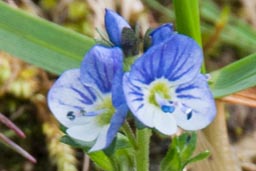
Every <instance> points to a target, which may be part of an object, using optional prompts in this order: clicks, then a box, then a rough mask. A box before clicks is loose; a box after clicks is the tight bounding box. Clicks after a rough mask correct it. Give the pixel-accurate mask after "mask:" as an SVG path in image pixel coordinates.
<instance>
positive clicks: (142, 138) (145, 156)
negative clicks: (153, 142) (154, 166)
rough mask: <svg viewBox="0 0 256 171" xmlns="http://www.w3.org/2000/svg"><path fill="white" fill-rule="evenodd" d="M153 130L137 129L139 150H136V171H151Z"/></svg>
mask: <svg viewBox="0 0 256 171" xmlns="http://www.w3.org/2000/svg"><path fill="white" fill-rule="evenodd" d="M151 133H152V130H151V129H149V128H143V129H136V138H137V143H138V148H137V150H136V152H135V153H136V171H149V143H150V136H151Z"/></svg>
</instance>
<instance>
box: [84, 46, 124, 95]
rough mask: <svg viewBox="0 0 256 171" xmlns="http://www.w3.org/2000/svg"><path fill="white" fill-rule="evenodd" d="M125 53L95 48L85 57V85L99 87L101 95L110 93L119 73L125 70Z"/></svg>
mask: <svg viewBox="0 0 256 171" xmlns="http://www.w3.org/2000/svg"><path fill="white" fill-rule="evenodd" d="M122 65H123V53H122V51H121V49H120V48H118V47H115V48H107V47H104V46H99V45H96V46H94V47H93V48H92V49H91V50H90V51H89V52H88V53H87V54H86V56H85V58H84V60H83V62H82V65H81V81H82V82H83V84H85V85H88V86H92V87H97V88H98V90H99V91H100V92H101V93H109V92H111V88H112V81H113V79H114V76H115V74H116V73H117V72H121V71H122V70H123V68H122Z"/></svg>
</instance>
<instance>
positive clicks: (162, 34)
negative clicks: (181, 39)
mask: <svg viewBox="0 0 256 171" xmlns="http://www.w3.org/2000/svg"><path fill="white" fill-rule="evenodd" d="M173 34H175V33H174V31H173V25H172V24H170V23H168V24H163V25H161V26H159V27H157V28H156V29H154V30H153V31H152V32H151V33H150V36H151V40H152V45H153V46H154V45H158V44H160V43H163V42H164V41H165V40H167V39H169V38H170V37H171V36H172V35H173Z"/></svg>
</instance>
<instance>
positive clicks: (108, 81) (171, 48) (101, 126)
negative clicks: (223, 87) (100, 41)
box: [48, 10, 216, 151]
mask: <svg viewBox="0 0 256 171" xmlns="http://www.w3.org/2000/svg"><path fill="white" fill-rule="evenodd" d="M105 25H106V30H107V33H108V36H109V39H110V41H111V42H112V44H113V47H107V46H103V45H95V46H94V47H92V48H91V50H90V51H89V52H88V53H87V54H86V55H85V57H84V59H83V62H82V64H81V67H80V68H79V69H71V70H68V71H66V72H64V73H63V74H62V75H61V76H60V78H59V79H58V80H57V81H56V82H55V84H54V85H53V87H52V88H51V90H50V91H49V94H48V104H49V107H50V109H51V111H52V113H53V114H54V115H55V117H56V118H57V119H58V120H59V121H60V122H61V124H63V125H64V126H65V127H67V130H66V133H67V134H68V135H69V136H70V137H72V138H73V139H75V140H77V141H81V142H86V143H89V144H90V145H91V149H90V151H97V150H101V149H104V148H106V147H108V146H109V145H110V144H111V142H112V141H113V139H114V138H115V136H116V134H117V132H118V130H119V128H120V127H121V126H122V124H123V122H124V120H125V118H126V114H127V112H128V110H130V111H131V112H132V114H133V115H134V116H135V118H136V119H137V120H138V121H140V122H141V123H142V124H144V125H145V126H147V127H150V128H155V129H156V130H158V131H159V132H161V133H163V134H166V135H171V134H174V133H175V132H176V131H177V129H178V127H180V128H183V129H185V130H198V129H202V128H204V127H206V126H207V125H208V124H209V123H210V122H211V121H212V120H213V118H214V116H215V113H216V109H215V104H214V100H213V97H212V94H211V92H210V90H209V88H208V84H207V80H206V78H205V76H204V75H202V74H200V66H201V63H202V58H203V54H202V49H201V48H200V47H199V46H198V45H197V43H196V42H195V41H194V40H193V39H191V38H189V37H187V36H184V35H181V34H178V33H176V32H174V31H173V28H172V25H171V24H164V25H162V26H160V27H158V28H156V29H155V30H153V31H152V32H151V33H150V38H151V45H150V47H149V48H148V49H147V51H146V52H144V53H143V54H142V55H141V56H140V57H139V58H138V59H137V60H136V61H135V62H134V64H133V65H132V66H131V69H130V71H129V72H126V73H124V71H123V61H124V50H125V49H124V48H125V46H123V45H124V44H123V42H124V41H123V34H124V30H125V29H129V30H131V27H130V26H129V24H128V23H127V22H126V21H125V20H124V19H123V18H122V17H121V16H119V15H118V14H116V13H115V12H113V11H111V10H106V14H105Z"/></svg>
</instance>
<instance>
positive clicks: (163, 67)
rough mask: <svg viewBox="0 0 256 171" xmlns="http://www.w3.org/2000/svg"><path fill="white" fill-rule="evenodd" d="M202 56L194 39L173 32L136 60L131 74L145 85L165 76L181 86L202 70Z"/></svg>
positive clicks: (132, 77) (133, 78)
mask: <svg viewBox="0 0 256 171" xmlns="http://www.w3.org/2000/svg"><path fill="white" fill-rule="evenodd" d="M202 59H203V54H202V49H201V48H200V46H198V44H197V43H196V42H195V41H194V40H193V39H191V38H189V37H187V36H184V35H181V34H173V35H172V36H171V37H169V38H168V39H167V40H166V41H165V42H164V43H161V44H159V45H155V46H152V47H151V48H149V50H148V51H147V52H146V53H144V54H143V55H142V56H141V57H140V58H139V59H138V60H137V61H135V63H134V65H133V66H132V68H131V71H130V77H131V79H132V80H137V81H139V82H141V83H143V84H150V83H151V82H152V81H154V80H156V79H159V78H166V79H168V80H169V81H170V82H171V83H172V84H173V85H178V84H181V83H185V82H188V81H190V80H192V79H193V78H194V77H195V76H196V75H197V74H198V73H199V71H200V66H201V63H202Z"/></svg>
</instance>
